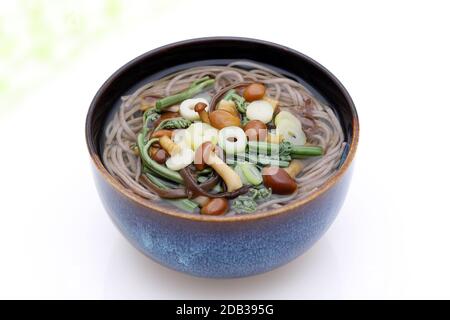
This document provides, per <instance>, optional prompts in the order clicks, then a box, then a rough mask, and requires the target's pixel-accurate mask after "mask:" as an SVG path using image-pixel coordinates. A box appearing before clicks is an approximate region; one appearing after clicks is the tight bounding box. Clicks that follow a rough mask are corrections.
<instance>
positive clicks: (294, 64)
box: [85, 37, 359, 222]
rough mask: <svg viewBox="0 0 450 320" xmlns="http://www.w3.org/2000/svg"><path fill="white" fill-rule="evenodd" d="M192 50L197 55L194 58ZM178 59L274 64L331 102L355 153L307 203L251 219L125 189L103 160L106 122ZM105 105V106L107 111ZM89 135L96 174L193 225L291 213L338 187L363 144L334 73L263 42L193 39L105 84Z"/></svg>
mask: <svg viewBox="0 0 450 320" xmlns="http://www.w3.org/2000/svg"><path fill="white" fill-rule="evenodd" d="M194 49H195V50H194ZM193 50H194V51H195V52H194V53H193ZM217 50H220V52H221V56H220V57H217V56H215V55H213V56H211V51H217ZM280 57H281V58H280ZM174 58H175V59H177V61H176V62H175V64H177V65H179V64H183V63H188V62H194V61H201V60H211V59H215V58H218V59H219V58H227V59H233V60H237V59H243V60H252V61H256V62H260V63H266V64H269V65H270V64H272V65H274V66H276V67H279V68H280V69H284V70H287V71H289V72H291V73H293V74H296V75H299V76H300V77H301V78H302V79H304V80H305V81H306V82H307V83H308V84H310V85H311V86H312V87H313V88H315V89H316V90H317V91H319V92H320V94H321V95H323V96H324V97H325V98H326V99H327V100H328V101H330V102H331V106H332V108H333V109H334V110H336V111H337V112H338V114H339V116H340V119H341V122H342V125H343V130H344V133H345V134H346V140H347V141H348V142H349V144H350V148H349V151H348V153H347V157H346V159H345V161H344V162H343V164H342V165H341V167H340V168H339V169H338V172H337V173H336V174H335V175H334V176H333V177H332V178H330V179H329V180H328V181H327V182H325V183H324V184H323V185H322V186H321V187H320V188H318V189H317V190H316V191H315V192H313V193H312V194H311V195H309V196H308V197H306V198H304V199H301V200H297V201H293V202H292V203H289V204H288V205H285V206H283V207H281V208H278V209H273V210H269V211H265V212H261V213H252V214H249V215H235V216H222V217H218V216H203V215H195V214H191V213H183V212H179V211H175V210H171V209H168V208H165V207H162V206H159V205H156V204H154V203H152V202H150V201H148V200H146V199H145V198H142V197H140V196H138V195H136V194H134V193H133V192H132V191H130V190H128V189H127V188H125V187H124V186H123V185H122V184H121V183H120V182H119V181H118V180H117V179H116V178H114V177H113V176H112V175H111V174H109V172H108V171H107V170H106V168H105V167H104V165H103V163H102V161H101V157H100V155H99V149H100V148H99V138H100V136H101V130H102V128H103V125H104V123H103V122H104V121H105V119H106V117H107V114H108V112H109V111H110V109H111V107H112V106H113V105H114V102H115V101H117V99H118V98H119V97H120V96H121V94H123V92H124V90H126V89H128V88H130V87H131V86H132V85H133V84H135V83H137V82H139V81H140V80H142V79H144V78H145V77H148V76H149V75H151V74H153V73H156V72H158V71H161V70H163V69H166V68H170V67H173V66H174V62H173V59H174ZM154 60H157V61H158V64H157V65H155V64H154ZM130 74H132V75H133V78H131V77H130V76H129V75H130ZM102 106H106V107H103V108H102ZM98 109H100V110H98ZM85 134H86V142H87V146H88V150H89V154H90V156H91V158H92V160H93V162H94V165H95V166H96V169H97V170H98V172H99V173H100V174H101V175H102V177H103V178H104V179H105V181H106V182H107V183H109V184H110V185H111V186H112V187H113V188H114V189H116V190H117V191H118V192H119V193H121V194H122V195H124V196H125V197H126V198H128V199H129V200H131V201H133V202H135V203H136V204H138V205H140V206H143V207H145V208H148V209H151V210H153V211H154V212H157V213H160V214H164V215H171V216H175V217H179V218H184V219H188V220H194V221H210V222H226V221H228V222H233V221H247V220H255V219H260V218H264V217H268V216H273V215H277V214H281V213H286V212H292V210H295V209H296V208H298V207H300V206H303V205H305V204H307V203H309V202H311V201H313V200H314V199H316V198H317V197H319V196H320V195H321V194H323V193H325V192H326V191H327V190H329V189H330V188H331V187H333V186H334V185H335V184H336V183H337V182H338V181H339V180H340V179H341V178H342V176H343V175H344V173H345V172H346V171H347V169H348V168H349V166H350V164H351V162H352V160H353V158H354V155H355V152H356V148H357V145H358V139H359V120H358V115H357V112H356V108H355V106H354V103H353V101H352V99H351V97H350V95H349V94H348V92H347V90H346V89H345V88H344V86H343V85H342V84H341V83H340V82H339V80H338V79H337V78H336V77H335V76H334V75H333V74H332V73H331V72H329V71H328V70H327V69H326V68H325V67H323V66H322V65H320V64H319V63H317V62H316V61H314V60H313V59H311V58H309V57H308V56H306V55H304V54H302V53H300V52H297V51H295V50H293V49H290V48H288V47H285V46H282V45H279V44H275V43H271V42H267V41H263V40H256V39H250V38H240V37H209V38H198V39H190V40H185V41H180V42H176V43H172V44H168V45H165V46H162V47H160V48H157V49H154V50H151V51H149V52H147V53H144V54H142V55H140V56H139V57H137V58H135V59H133V60H131V61H130V62H128V63H127V64H125V65H124V66H123V67H121V68H120V69H119V70H117V71H116V72H115V73H114V74H113V75H112V76H110V77H109V79H108V80H107V81H106V82H105V83H104V84H103V85H102V87H101V88H100V89H99V90H98V92H97V94H96V95H95V97H94V99H93V100H92V102H91V105H90V107H89V111H88V114H87V118H86V128H85Z"/></svg>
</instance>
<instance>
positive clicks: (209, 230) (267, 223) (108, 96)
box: [86, 37, 359, 278]
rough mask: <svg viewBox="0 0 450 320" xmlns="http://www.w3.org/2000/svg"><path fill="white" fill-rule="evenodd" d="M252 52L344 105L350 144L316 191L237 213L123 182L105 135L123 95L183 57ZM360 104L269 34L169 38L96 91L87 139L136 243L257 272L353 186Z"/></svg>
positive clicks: (209, 269) (217, 268) (210, 266)
mask: <svg viewBox="0 0 450 320" xmlns="http://www.w3.org/2000/svg"><path fill="white" fill-rule="evenodd" d="M241 59H248V60H252V61H255V62H259V63H263V64H267V65H271V66H273V67H276V68H279V69H281V70H284V71H286V72H287V73H289V74H290V75H292V76H294V77H298V78H300V79H302V80H304V81H305V82H306V83H307V84H308V85H309V86H310V88H312V90H315V92H317V93H318V94H320V95H321V96H322V97H323V98H324V99H326V101H328V103H329V104H330V105H331V106H332V107H333V108H334V109H335V110H336V112H337V113H338V115H339V117H340V120H341V123H342V127H343V129H344V133H345V139H346V141H348V142H349V145H350V147H349V148H348V152H347V155H346V158H345V161H344V162H343V164H342V166H341V167H340V169H339V171H338V172H337V174H336V175H335V176H334V177H333V178H331V179H330V180H329V181H327V182H326V183H325V184H324V185H323V186H321V187H320V188H319V189H318V190H317V191H316V192H314V193H313V194H311V195H310V196H308V197H307V198H305V199H302V200H300V201H293V202H291V203H289V204H287V205H285V206H283V207H281V208H279V209H276V210H272V211H267V212H261V213H254V214H248V215H236V216H225V217H221V216H202V215H199V214H195V215H194V214H188V213H181V212H179V211H175V210H171V209H167V208H164V207H161V206H158V205H157V204H156V203H152V202H149V201H147V200H145V199H144V198H141V197H140V196H138V195H136V194H134V193H132V192H131V191H129V190H127V189H126V188H124V187H123V186H122V185H121V184H120V182H119V181H117V180H116V179H115V178H114V177H112V176H111V175H110V174H109V173H108V171H107V170H106V169H105V166H104V165H103V163H102V160H101V156H100V139H101V136H102V134H101V133H102V130H103V129H104V125H105V122H106V118H107V116H108V114H109V113H110V111H111V109H112V108H113V106H114V105H115V103H116V102H117V101H118V99H119V98H120V96H121V95H123V94H124V93H125V92H127V91H128V90H130V88H132V87H133V86H134V85H136V84H137V83H139V82H140V81H143V79H148V77H149V76H151V75H158V76H161V75H164V74H167V73H169V72H173V71H176V70H177V68H178V69H179V68H180V67H179V66H181V65H184V66H186V64H191V65H201V64H205V63H208V62H206V61H209V63H211V61H213V62H216V63H224V62H226V61H228V62H230V61H233V60H241ZM358 134H359V123H358V116H357V113H356V110H355V106H354V104H353V102H352V100H351V98H350V96H349V94H348V93H347V91H346V89H345V88H344V87H343V86H342V84H341V83H340V82H339V81H338V80H337V79H336V77H334V76H333V75H332V74H331V73H330V72H329V71H328V70H327V69H325V68H324V67H323V66H321V65H320V64H318V63H317V62H315V61H314V60H312V59H311V58H309V57H307V56H305V55H303V54H301V53H299V52H297V51H295V50H292V49H290V48H287V47H284V46H281V45H278V44H274V43H269V42H266V41H261V40H255V39H246V38H231V37H215V38H201V39H193V40H187V41H182V42H177V43H173V44H169V45H166V46H163V47H160V48H158V49H155V50H152V51H149V52H147V53H145V54H143V55H141V56H139V57H138V58H136V59H134V60H132V61H130V62H129V63H127V64H126V65H124V66H123V67H122V68H120V69H119V70H118V71H116V72H115V73H114V74H113V75H112V76H111V77H110V78H109V79H108V80H107V81H106V82H105V83H104V84H103V86H102V87H101V88H100V89H99V91H98V92H97V94H96V96H95V97H94V99H93V101H92V103H91V106H90V108H89V112H88V115H87V119H86V140H87V146H88V150H89V153H90V156H91V159H92V164H93V168H94V169H93V172H94V177H95V183H96V186H97V190H98V193H99V195H100V198H101V200H102V202H103V205H104V207H105V209H106V211H107V212H108V214H109V216H110V217H111V219H112V221H113V222H114V223H115V225H116V226H117V227H118V228H119V230H120V231H121V232H122V234H123V235H124V236H125V238H127V239H128V240H129V241H130V242H131V243H132V244H133V245H134V246H135V247H136V248H137V249H138V250H140V251H141V252H142V253H144V254H145V255H147V256H148V257H150V258H151V259H153V260H154V261H157V262H159V263H160V264H162V265H164V266H167V267H169V268H172V269H175V270H178V271H181V272H185V273H189V274H192V275H196V276H201V277H213V278H232V277H244V276H250V275H255V274H258V273H262V272H266V271H269V270H272V269H274V268H277V267H279V266H282V265H284V264H286V263H287V262H289V261H291V260H293V259H295V258H296V257H298V256H299V255H301V254H303V253H304V252H305V251H307V250H308V249H309V248H311V246H312V245H313V244H314V243H315V242H316V241H317V240H318V239H319V238H320V237H321V236H322V235H323V234H324V233H325V231H326V230H327V229H328V227H329V226H330V225H331V223H332V222H333V220H334V219H335V217H336V215H337V213H338V212H339V209H340V208H341V205H342V203H343V201H344V198H345V196H346V193H347V189H348V186H349V182H350V179H351V164H352V160H353V158H354V155H355V152H356V147H357V143H358Z"/></svg>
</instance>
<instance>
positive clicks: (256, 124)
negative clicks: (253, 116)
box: [244, 120, 267, 141]
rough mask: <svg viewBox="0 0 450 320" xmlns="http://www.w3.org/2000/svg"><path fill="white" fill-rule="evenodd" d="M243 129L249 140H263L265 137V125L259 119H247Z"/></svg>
mask: <svg viewBox="0 0 450 320" xmlns="http://www.w3.org/2000/svg"><path fill="white" fill-rule="evenodd" d="M244 131H245V134H246V136H247V137H248V140H249V141H255V140H258V141H265V140H266V138H267V126H266V125H265V123H264V122H262V121H259V120H251V121H249V122H248V123H247V124H246V125H245V127H244Z"/></svg>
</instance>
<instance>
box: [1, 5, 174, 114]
mask: <svg viewBox="0 0 450 320" xmlns="http://www.w3.org/2000/svg"><path fill="white" fill-rule="evenodd" d="M176 2H177V1H173V0H166V1H125V0H96V1H88V0H82V1H75V0H63V1H56V0H54V1H51V0H31V1H30V0H16V1H3V0H0V116H2V115H4V114H5V112H8V111H11V110H12V109H13V108H14V106H15V105H18V104H19V103H20V102H21V100H22V99H23V98H24V97H25V96H27V95H28V94H30V93H32V92H33V91H35V90H36V89H38V88H39V87H40V86H41V85H43V84H45V83H46V82H47V81H49V80H51V79H52V78H55V77H56V76H57V75H58V73H59V72H62V71H63V70H64V69H65V68H66V67H67V66H69V65H70V64H71V63H73V62H74V60H77V59H78V58H79V57H80V55H81V54H82V53H83V52H86V50H91V49H93V47H95V46H96V45H98V43H99V42H100V41H101V40H102V39H105V38H107V37H111V36H114V35H115V34H118V33H123V32H124V31H125V30H131V29H132V28H135V27H136V26H137V25H139V24H151V21H152V19H154V18H155V17H156V16H158V15H160V14H162V13H163V12H164V11H165V10H167V9H170V8H171V6H173V5H174V4H175V3H176Z"/></svg>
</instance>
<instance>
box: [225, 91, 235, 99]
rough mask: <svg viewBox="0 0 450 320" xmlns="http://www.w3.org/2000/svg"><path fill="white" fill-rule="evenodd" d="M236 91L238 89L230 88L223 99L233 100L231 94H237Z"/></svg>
mask: <svg viewBox="0 0 450 320" xmlns="http://www.w3.org/2000/svg"><path fill="white" fill-rule="evenodd" d="M235 93H236V90H234V89H231V90H229V91H228V92H227V93H226V94H225V95H224V96H223V100H231V96H232V95H233V94H235Z"/></svg>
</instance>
